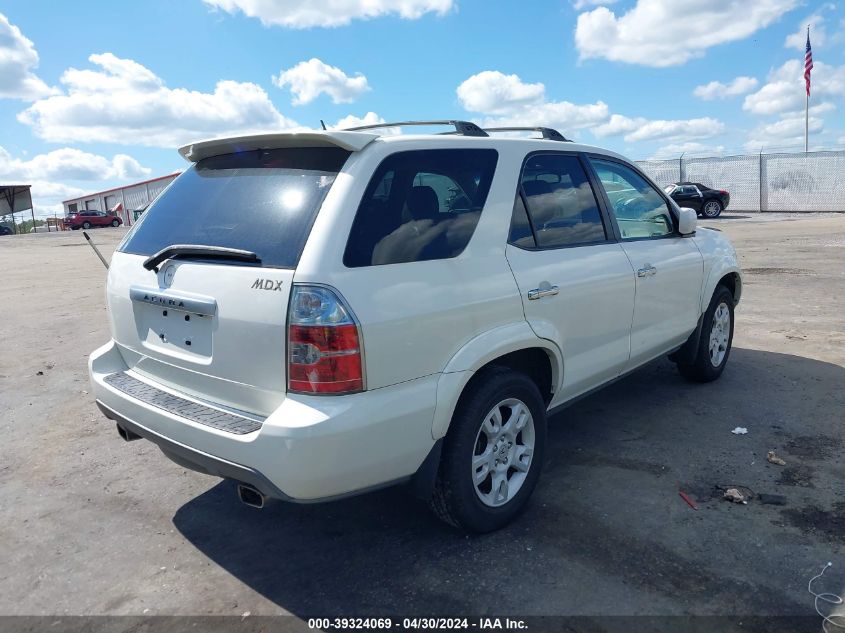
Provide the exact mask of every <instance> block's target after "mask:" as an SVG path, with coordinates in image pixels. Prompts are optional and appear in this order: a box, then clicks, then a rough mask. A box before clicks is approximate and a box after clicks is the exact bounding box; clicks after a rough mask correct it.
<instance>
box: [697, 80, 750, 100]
mask: <svg viewBox="0 0 845 633" xmlns="http://www.w3.org/2000/svg"><path fill="white" fill-rule="evenodd" d="M757 83H758V82H757V80H756V79H755V78H754V77H737V78H736V79H734V80H733V81H731V82H730V83H727V84H723V83H722V82H721V81H711V82H710V83H708V84H703V85H701V86H696V88H695V90H693V91H692V94H693V95H694V96H696V97H698V98H699V99H704V100H705V101H712V100H713V99H727V98H728V97H735V96H736V95H741V94H745V93H746V92H751V91H752V90H754V88H756V87H757Z"/></svg>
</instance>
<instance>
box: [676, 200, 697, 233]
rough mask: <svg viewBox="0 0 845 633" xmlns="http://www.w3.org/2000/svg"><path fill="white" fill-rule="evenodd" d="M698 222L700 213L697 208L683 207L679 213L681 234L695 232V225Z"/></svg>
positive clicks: (679, 230)
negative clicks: (696, 210)
mask: <svg viewBox="0 0 845 633" xmlns="http://www.w3.org/2000/svg"><path fill="white" fill-rule="evenodd" d="M697 223H698V214H697V213H696V212H695V209H690V208H688V207H681V208H680V209H679V213H678V232H679V233H680V234H681V235H693V234H695V226H696V224H697Z"/></svg>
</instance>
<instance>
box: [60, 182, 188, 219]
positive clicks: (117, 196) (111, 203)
mask: <svg viewBox="0 0 845 633" xmlns="http://www.w3.org/2000/svg"><path fill="white" fill-rule="evenodd" d="M179 173H180V172H176V173H175V174H169V175H167V176H160V177H158V178H153V179H152V180H144V181H142V182H136V183H135V184H132V185H126V186H125V187H117V188H115V189H107V190H106V191H98V192H97V193H90V194H87V195H84V196H80V197H79V198H72V199H70V200H65V201H64V202H62V204H63V205H64V208H65V215H67V214H68V213H73V212H76V211H83V210H92V211H112V212H114V213H115V215H118V216H120V218H121V219H122V220H123V223H124V225H125V226H130V225H131V224H132V223H133V222H134V221H135V214H134V213H133V212H134V211H136V210H139V209H143V208H144V207H146V206H147V205H148V204H149V203H150V202H152V200H153V199H154V198H155V197H156V196H157V195H158V194H160V193H161V192H162V191H164V188H165V187H167V185H169V184H170V183H171V182H172V181H173V179H174V178H176V176H178V175H179Z"/></svg>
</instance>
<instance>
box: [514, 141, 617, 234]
mask: <svg viewBox="0 0 845 633" xmlns="http://www.w3.org/2000/svg"><path fill="white" fill-rule="evenodd" d="M521 192H522V194H523V195H524V196H525V204H527V206H528V209H527V212H528V213H527V217H526V218H525V219H524V220H523V213H524V211H525V209H524V207H523V203H522V199H521V198H522V196H518V199H517V202H516V207H515V208H514V216H513V221H512V226H511V239H510V242H511V244H514V245H516V246H522V247H523V248H525V247H528V248H530V247H531V246H533V245H534V244H533V243H534V240H535V239H536V247H538V248H560V247H562V246H577V245H583V244H595V243H597V242H603V241H605V240H606V239H607V233H606V232H605V228H604V223H603V222H602V218H601V213H600V212H599V208H598V203H597V201H596V197H595V194H594V193H593V189H592V187H591V186H590V182H589V180H587V174H586V173H585V172H584V169H583V167H582V166H581V162H580V161H579V160H578V158H577V157H576V156H569V155H564V154H535V155H533V156H529V157H528V159H527V160H526V162H525V165H524V166H523V168H522V178H521ZM520 207H523V208H522V209H520ZM528 218H530V224H529V223H528V222H529V220H528ZM532 226H533V229H534V231H533V235H531V228H532ZM526 228H527V232H526Z"/></svg>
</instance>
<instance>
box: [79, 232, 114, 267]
mask: <svg viewBox="0 0 845 633" xmlns="http://www.w3.org/2000/svg"><path fill="white" fill-rule="evenodd" d="M82 235H84V236H85V239H86V240H88V246H90V247H91V248H93V249H94V252H95V253H97V257H99V258H100V261H101V262H103V266H105V267H106V270H108V269H109V263H108V262H107V261H106V260H105V258H104V257H103V256H102V255H101V254H100V251H99V250H98V249H97V247H96V246H94V242H92V241H91V238H90V237H88V232H87V231H82Z"/></svg>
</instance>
